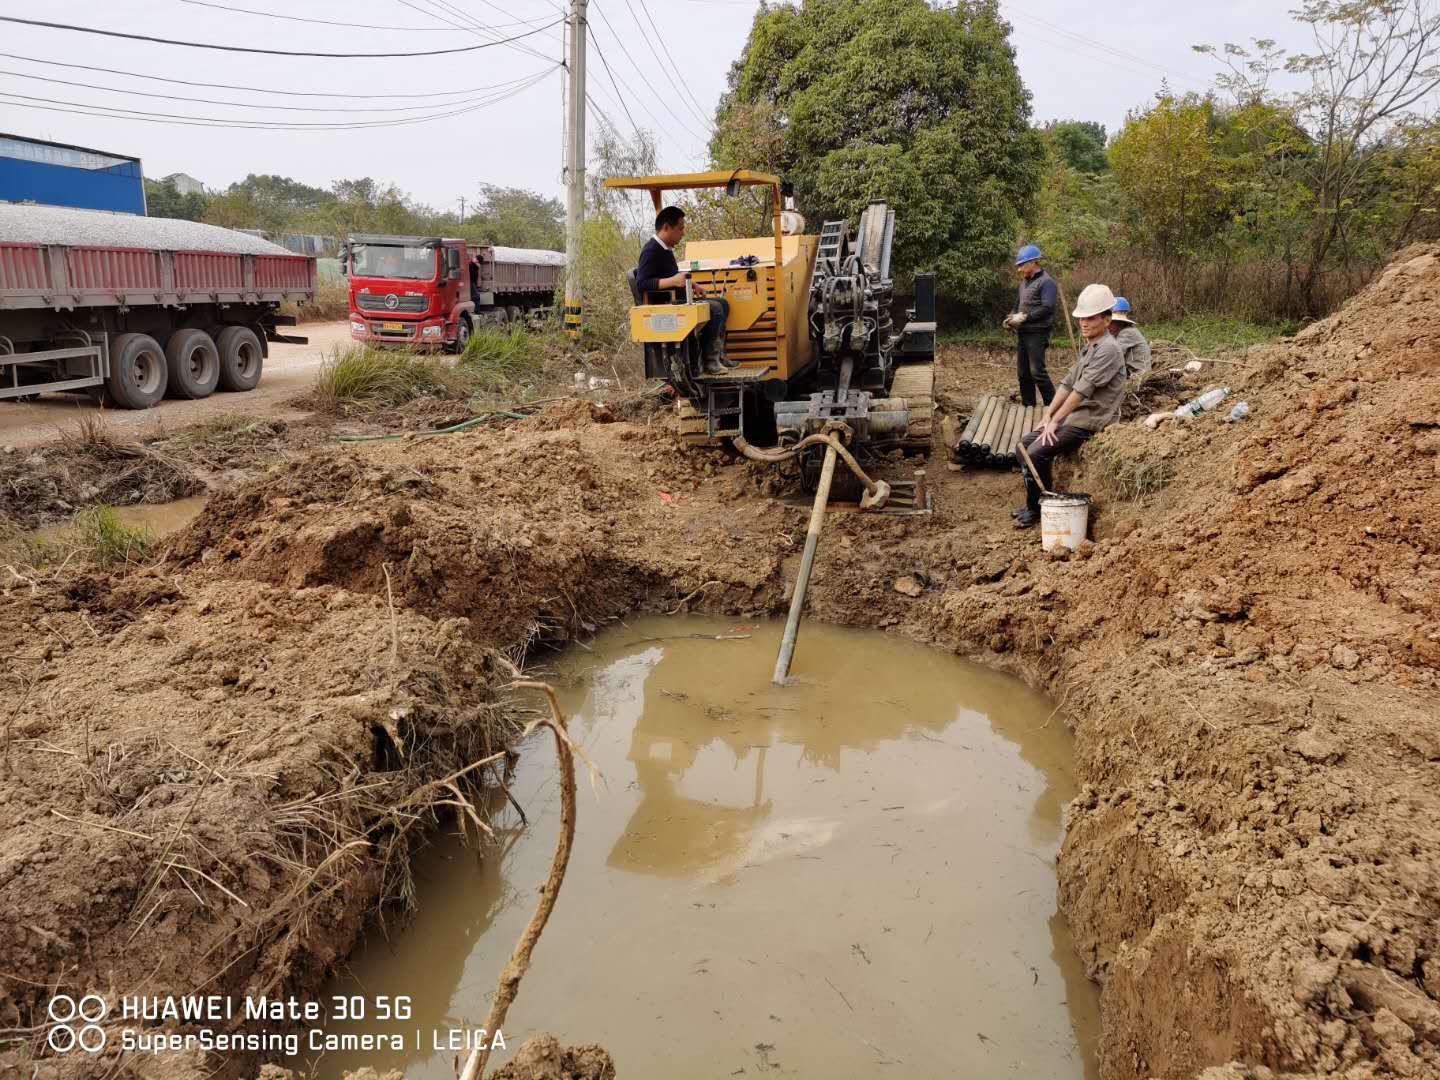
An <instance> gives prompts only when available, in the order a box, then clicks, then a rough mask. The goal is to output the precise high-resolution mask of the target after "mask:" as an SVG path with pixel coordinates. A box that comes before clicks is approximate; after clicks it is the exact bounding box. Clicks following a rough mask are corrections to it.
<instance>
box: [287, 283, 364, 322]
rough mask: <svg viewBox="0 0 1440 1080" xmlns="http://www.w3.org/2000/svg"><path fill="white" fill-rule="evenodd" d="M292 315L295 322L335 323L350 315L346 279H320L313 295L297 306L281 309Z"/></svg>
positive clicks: (292, 305)
mask: <svg viewBox="0 0 1440 1080" xmlns="http://www.w3.org/2000/svg"><path fill="white" fill-rule="evenodd" d="M281 310H282V311H284V312H285V314H287V315H294V316H295V319H296V321H297V322H302V323H308V322H337V321H339V320H341V319H345V318H348V317H349V315H350V282H349V280H348V279H346V278H343V277H340V278H332V277H324V276H322V277H320V279H319V280H318V281H317V282H316V283H315V295H314V296H312V297H311V298H310V299H309V300H305V301H303V302H301V303H299V304H285V305H284V306H283V307H282V309H281Z"/></svg>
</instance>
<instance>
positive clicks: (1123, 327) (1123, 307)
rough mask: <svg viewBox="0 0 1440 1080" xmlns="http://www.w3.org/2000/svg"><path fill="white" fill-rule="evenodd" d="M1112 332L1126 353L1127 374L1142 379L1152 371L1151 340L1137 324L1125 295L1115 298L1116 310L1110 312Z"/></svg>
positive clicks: (1121, 349) (1116, 342)
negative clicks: (1148, 339)
mask: <svg viewBox="0 0 1440 1080" xmlns="http://www.w3.org/2000/svg"><path fill="white" fill-rule="evenodd" d="M1110 333H1112V334H1114V335H1115V344H1117V345H1119V346H1120V351H1121V352H1122V353H1124V354H1125V374H1126V375H1128V376H1129V377H1130V378H1132V379H1140V378H1143V377H1144V376H1146V375H1148V374H1149V373H1150V342H1148V341H1146V340H1145V335H1144V334H1142V333H1141V332H1140V328H1139V327H1138V326H1136V325H1135V316H1134V314H1133V313H1132V311H1131V309H1130V301H1129V300H1126V299H1125V297H1123V296H1117V297H1116V298H1115V310H1114V311H1113V312H1111V313H1110Z"/></svg>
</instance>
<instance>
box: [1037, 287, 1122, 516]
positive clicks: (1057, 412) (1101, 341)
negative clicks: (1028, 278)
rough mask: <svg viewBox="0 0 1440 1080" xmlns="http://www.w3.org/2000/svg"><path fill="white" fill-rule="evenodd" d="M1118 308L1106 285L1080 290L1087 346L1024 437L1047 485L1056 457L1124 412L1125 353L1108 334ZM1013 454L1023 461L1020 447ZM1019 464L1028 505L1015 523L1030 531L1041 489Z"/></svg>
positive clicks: (1077, 310) (1078, 302) (1078, 308)
mask: <svg viewBox="0 0 1440 1080" xmlns="http://www.w3.org/2000/svg"><path fill="white" fill-rule="evenodd" d="M1114 308H1115V294H1114V293H1112V292H1111V291H1110V289H1109V287H1108V286H1105V285H1087V286H1085V288H1084V289H1083V290H1082V291H1081V293H1080V296H1079V299H1077V300H1076V301H1075V312H1074V314H1075V317H1076V318H1077V319H1079V320H1080V333H1081V334H1083V335H1084V337H1085V348H1083V349H1081V350H1080V356H1079V358H1078V359H1077V360H1076V361H1075V363H1074V364H1072V365H1071V366H1070V370H1069V371H1067V372H1066V373H1065V377H1064V378H1063V379H1061V380H1060V385H1059V386H1057V387H1056V388H1055V397H1054V399H1053V400H1052V401H1051V402H1050V406H1049V407H1048V408H1047V409H1046V410H1045V414H1044V422H1043V423H1042V424H1041V425H1040V428H1039V429H1038V430H1037V431H1033V432H1031V433H1030V434H1029V435H1026V436H1025V437H1024V439H1022V440H1021V442H1022V443H1023V444H1024V446H1025V449H1026V450H1027V451H1029V453H1030V460H1031V461H1033V462H1034V463H1035V469H1036V471H1037V472H1038V473H1039V474H1040V482H1041V483H1042V484H1044V485H1045V487H1047V488H1053V487H1054V485H1053V484H1052V482H1051V464H1052V463H1053V462H1054V460H1055V459H1056V458H1057V457H1059V456H1060V455H1061V454H1063V453H1065V452H1066V451H1067V450H1073V449H1075V448H1077V447H1079V446H1080V445H1081V444H1082V443H1083V442H1085V440H1086V439H1089V438H1091V437H1092V436H1093V435H1095V434H1096V433H1098V432H1100V431H1103V430H1104V429H1105V428H1107V427H1109V426H1110V424H1112V423H1114V422H1115V419H1116V418H1117V417H1118V416H1119V415H1120V401H1121V399H1122V398H1123V397H1124V396H1125V354H1124V353H1123V352H1122V351H1121V349H1120V345H1119V343H1117V342H1116V340H1115V338H1114V337H1113V336H1112V335H1111V333H1110V316H1111V314H1112V313H1113V311H1114ZM1015 456H1016V459H1017V460H1020V453H1019V451H1018V450H1017V451H1016V453H1015ZM1020 466H1021V469H1022V471H1023V475H1024V477H1025V505H1024V506H1023V507H1022V508H1021V509H1019V510H1016V511H1014V516H1015V527H1016V528H1017V529H1028V528H1031V527H1032V526H1034V525H1037V524H1039V522H1040V487H1039V485H1037V484H1036V483H1035V478H1034V477H1033V476H1031V475H1030V470H1029V469H1027V468H1025V463H1024V461H1023V460H1020Z"/></svg>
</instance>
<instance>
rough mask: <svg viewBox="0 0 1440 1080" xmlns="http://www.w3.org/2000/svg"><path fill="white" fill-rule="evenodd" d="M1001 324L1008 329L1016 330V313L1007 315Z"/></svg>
mask: <svg viewBox="0 0 1440 1080" xmlns="http://www.w3.org/2000/svg"><path fill="white" fill-rule="evenodd" d="M1000 325H1001V326H1003V327H1004V328H1005V329H1006V330H1014V329H1015V316H1014V315H1006V316H1005V318H1004V319H1003V320H1002V321H1001V323H1000Z"/></svg>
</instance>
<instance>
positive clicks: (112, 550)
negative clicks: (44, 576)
mask: <svg viewBox="0 0 1440 1080" xmlns="http://www.w3.org/2000/svg"><path fill="white" fill-rule="evenodd" d="M154 544H155V537H154V534H153V533H151V531H150V530H149V529H147V528H143V527H136V526H133V525H126V524H125V523H124V522H123V521H121V520H120V516H119V515H118V514H117V513H116V512H115V509H114V507H110V506H92V507H90V508H89V509H88V510H82V511H80V513H78V514H76V515H75V517H74V518H72V519H71V521H70V524H69V525H67V526H66V527H65V528H63V529H61V530H59V531H58V532H56V533H54V534H53V535H52V536H49V537H46V538H44V539H26V540H24V541H23V548H22V549H21V551H20V552H19V557H20V560H21V561H22V562H23V563H24V564H25V565H26V566H28V567H29V568H31V569H35V570H40V569H45V568H48V567H53V566H56V565H61V566H63V565H66V564H69V563H74V562H77V561H79V562H87V563H91V564H93V565H95V566H115V565H118V564H121V563H137V562H140V561H142V560H144V559H145V558H146V557H147V556H148V555H149V554H150V549H151V548H152V547H153V546H154Z"/></svg>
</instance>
